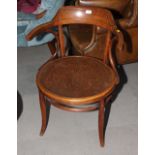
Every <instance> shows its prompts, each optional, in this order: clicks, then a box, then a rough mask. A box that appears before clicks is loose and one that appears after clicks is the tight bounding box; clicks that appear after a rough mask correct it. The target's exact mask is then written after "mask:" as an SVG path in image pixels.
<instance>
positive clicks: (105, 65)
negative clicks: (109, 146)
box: [27, 6, 122, 146]
mask: <svg viewBox="0 0 155 155" xmlns="http://www.w3.org/2000/svg"><path fill="white" fill-rule="evenodd" d="M66 24H92V25H95V26H99V27H100V28H101V31H106V32H107V35H106V37H105V52H103V53H102V59H101V60H99V59H96V58H93V57H88V56H85V55H82V56H65V52H66V47H65V46H66V44H65V41H64V37H65V35H64V32H63V26H64V25H66ZM53 27H54V28H55V27H57V31H53V30H52V28H53ZM42 32H49V33H53V34H54V35H55V36H56V43H53V44H52V49H54V50H53V51H58V50H55V48H56V49H59V50H60V57H59V58H58V59H54V58H53V59H51V60H49V61H48V62H46V63H45V64H43V65H42V66H41V67H40V69H39V71H38V73H37V76H36V84H37V87H38V89H39V96H40V107H41V112H42V128H41V135H43V134H44V132H45V129H46V124H47V123H46V121H47V118H46V110H45V109H46V104H48V103H47V102H46V98H48V100H50V104H51V105H54V106H56V107H57V108H60V109H63V110H67V111H74V112H80V111H81V112H82V111H92V110H95V109H97V108H98V107H97V106H94V102H99V117H98V123H99V125H98V128H99V140H100V145H101V146H103V144H104V133H103V129H104V123H103V122H104V100H103V99H104V98H106V97H108V96H111V94H112V92H113V90H114V89H115V87H116V86H117V85H118V83H119V76H118V73H117V69H116V66H115V60H114V59H113V56H112V51H111V48H112V43H113V41H112V40H113V37H114V36H117V37H118V36H121V32H120V31H118V29H117V26H116V24H115V22H114V19H113V17H112V14H111V13H110V12H109V11H108V10H105V9H101V8H94V7H79V6H76V7H74V6H68V7H62V8H61V9H60V10H59V11H58V13H57V14H56V16H55V17H54V19H53V21H51V22H49V23H45V24H42V25H40V26H38V27H36V28H35V29H34V30H32V31H31V32H30V33H29V34H28V35H27V39H28V40H30V39H32V38H33V37H34V36H36V35H38V34H39V33H42ZM120 38H121V37H120ZM121 46H122V45H121V43H120V49H121ZM83 54H85V53H83ZM107 101H108V100H107ZM79 106H80V107H79Z"/></svg>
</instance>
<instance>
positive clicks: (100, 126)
mask: <svg viewBox="0 0 155 155" xmlns="http://www.w3.org/2000/svg"><path fill="white" fill-rule="evenodd" d="M104 104H105V102H104V99H102V100H101V101H100V105H99V113H98V132H99V140H100V145H101V146H102V147H103V146H104V111H105V105H104Z"/></svg>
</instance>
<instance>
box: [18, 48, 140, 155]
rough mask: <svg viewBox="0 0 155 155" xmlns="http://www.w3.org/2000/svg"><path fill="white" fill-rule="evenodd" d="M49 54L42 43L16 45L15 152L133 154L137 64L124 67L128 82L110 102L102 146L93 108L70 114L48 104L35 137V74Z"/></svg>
mask: <svg viewBox="0 0 155 155" xmlns="http://www.w3.org/2000/svg"><path fill="white" fill-rule="evenodd" d="M49 56H50V53H49V51H48V48H47V46H45V45H44V46H38V47H31V48H18V92H19V93H20V95H21V97H22V100H23V112H22V113H21V116H20V117H19V119H18V138H17V140H18V144H17V146H18V155H103V154H105V155H137V154H138V153H137V152H138V151H137V147H138V140H137V139H138V133H137V132H138V131H137V130H138V127H137V126H138V125H137V124H138V120H137V117H138V116H137V115H138V114H137V113H138V112H137V108H138V103H137V96H138V93H137V91H138V90H137V84H138V82H137V76H138V75H137V72H138V65H137V63H135V64H129V65H125V66H124V70H125V72H126V75H127V77H128V82H127V83H126V84H125V85H124V86H123V88H122V90H121V91H120V93H119V95H118V96H117V98H116V100H115V101H114V102H113V104H112V107H111V112H110V116H109V121H108V125H107V130H106V138H105V147H104V148H101V147H100V145H99V140H98V128H97V121H98V120H97V116H98V113H97V111H94V112H85V113H73V112H66V111H62V110H59V109H56V108H54V107H51V111H50V118H49V123H48V127H47V130H46V132H45V135H44V136H43V137H40V136H39V131H40V127H41V114H40V107H39V103H38V94H37V88H36V85H35V74H36V72H37V69H38V68H39V66H40V65H41V64H43V62H45V61H46V60H47V59H48V58H49Z"/></svg>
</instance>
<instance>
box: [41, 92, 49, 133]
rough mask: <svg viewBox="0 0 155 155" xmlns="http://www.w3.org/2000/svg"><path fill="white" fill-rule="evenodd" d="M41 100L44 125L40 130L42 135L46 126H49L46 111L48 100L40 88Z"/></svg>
mask: <svg viewBox="0 0 155 155" xmlns="http://www.w3.org/2000/svg"><path fill="white" fill-rule="evenodd" d="M39 102H40V109H41V115H42V126H41V130H40V136H43V134H44V132H45V130H46V127H47V123H46V122H47V111H46V100H45V96H44V95H43V94H42V92H41V91H40V90H39Z"/></svg>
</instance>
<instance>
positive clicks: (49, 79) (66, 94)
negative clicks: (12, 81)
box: [36, 56, 117, 105]
mask: <svg viewBox="0 0 155 155" xmlns="http://www.w3.org/2000/svg"><path fill="white" fill-rule="evenodd" d="M95 73H97V74H98V75H100V76H98V77H96V74H95ZM116 79H117V78H116V74H115V72H114V71H113V70H112V69H111V68H110V67H109V66H107V65H106V64H104V63H103V62H102V61H100V60H97V59H95V58H92V57H85V56H72V57H71V56H70V57H64V58H59V59H55V60H53V61H51V62H49V63H47V64H46V65H44V66H43V67H42V69H41V70H40V71H39V72H38V74H37V78H36V83H37V85H38V87H39V89H40V90H41V91H42V92H44V95H46V96H48V97H49V98H52V99H54V100H56V101H58V102H61V103H65V104H67V105H81V104H86V103H90V102H96V101H99V100H100V99H101V98H102V97H103V96H106V95H107V94H109V92H111V90H112V89H113V88H114V86H115V84H116Z"/></svg>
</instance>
